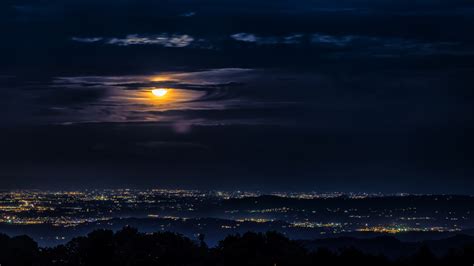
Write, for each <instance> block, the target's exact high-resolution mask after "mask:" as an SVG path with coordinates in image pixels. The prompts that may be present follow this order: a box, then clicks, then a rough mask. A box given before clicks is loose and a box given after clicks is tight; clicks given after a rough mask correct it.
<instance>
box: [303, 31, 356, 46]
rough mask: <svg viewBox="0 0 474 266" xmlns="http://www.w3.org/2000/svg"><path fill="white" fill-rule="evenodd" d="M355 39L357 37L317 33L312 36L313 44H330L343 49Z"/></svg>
mask: <svg viewBox="0 0 474 266" xmlns="http://www.w3.org/2000/svg"><path fill="white" fill-rule="evenodd" d="M354 38H355V37H354V36H352V35H346V36H332V35H326V34H319V33H316V34H313V35H312V36H311V42H312V43H317V44H330V45H335V46H340V47H341V46H346V45H348V44H350V43H351V42H352V41H353V40H354Z"/></svg>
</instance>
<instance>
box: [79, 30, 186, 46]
mask: <svg viewBox="0 0 474 266" xmlns="http://www.w3.org/2000/svg"><path fill="white" fill-rule="evenodd" d="M71 40H73V41H76V42H84V43H96V42H104V43H106V44H110V45H118V46H130V45H160V46H164V47H187V46H189V45H190V44H192V43H193V42H194V38H193V37H191V36H189V35H187V34H165V33H163V34H158V35H139V34H130V35H127V36H126V37H124V38H103V37H72V38H71Z"/></svg>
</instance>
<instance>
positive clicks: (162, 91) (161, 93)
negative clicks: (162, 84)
mask: <svg viewBox="0 0 474 266" xmlns="http://www.w3.org/2000/svg"><path fill="white" fill-rule="evenodd" d="M151 93H153V95H155V96H156V97H163V96H165V94H166V93H168V90H167V89H153V90H151Z"/></svg>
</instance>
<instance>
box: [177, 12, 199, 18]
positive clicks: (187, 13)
mask: <svg viewBox="0 0 474 266" xmlns="http://www.w3.org/2000/svg"><path fill="white" fill-rule="evenodd" d="M195 15H196V12H192V11H190V12H186V13H183V14H181V15H180V16H181V17H193V16H195Z"/></svg>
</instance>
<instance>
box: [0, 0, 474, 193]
mask: <svg viewBox="0 0 474 266" xmlns="http://www.w3.org/2000/svg"><path fill="white" fill-rule="evenodd" d="M0 31H1V32H0V33H1V34H2V41H0V56H1V60H0V145H1V146H0V147H1V151H0V169H1V170H0V187H4V188H22V187H28V188H85V187H97V186H100V187H126V186H131V187H150V186H153V187H156V186H171V187H196V188H203V189H214V188H216V189H217V188H219V189H220V188H225V189H259V190H321V191H336V190H337V191H366V192H375V191H382V192H422V193H470V194H472V193H474V178H473V177H474V169H473V159H474V156H473V148H474V147H473V146H474V145H473V140H472V135H474V134H473V133H474V130H473V113H474V112H473V103H474V97H473V96H474V94H473V89H472V88H474V63H473V62H474V35H473V34H472V32H474V4H472V2H471V1H460V0H455V1H453V0H450V1H434V0H432V1H431V0H426V1H416V3H413V1H381V0H378V1H370V0H365V1H362V0H361V1H356V0H340V1H334V0H332V1H264V0H261V1H244V0H233V1H213V0H208V1H207V0H199V1H182V0H179V1H144V0H138V1H137V0H134V1H127V0H122V1H105V0H104V1H84V0H83V1H64V0H62V1H53V0H49V1H48V0H44V1H38V0H35V1H20V0H14V1H13V0H12V1H2V3H1V4H0ZM161 87H163V88H168V89H169V93H168V94H167V96H166V97H163V98H154V96H152V94H151V92H150V91H151V89H153V88H161Z"/></svg>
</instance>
